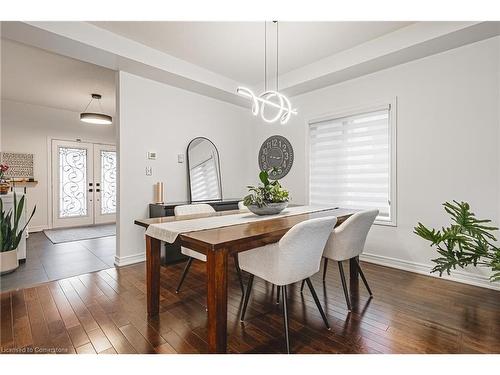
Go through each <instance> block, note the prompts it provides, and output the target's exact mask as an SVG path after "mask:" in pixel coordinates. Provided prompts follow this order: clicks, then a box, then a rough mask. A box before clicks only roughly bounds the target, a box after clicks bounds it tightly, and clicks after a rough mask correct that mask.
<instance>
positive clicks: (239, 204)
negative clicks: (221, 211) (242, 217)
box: [238, 201, 250, 212]
mask: <svg viewBox="0 0 500 375" xmlns="http://www.w3.org/2000/svg"><path fill="white" fill-rule="evenodd" d="M238 210H240V211H242V212H249V211H250V210H249V209H248V207H247V206H245V204H244V203H243V201H239V202H238Z"/></svg>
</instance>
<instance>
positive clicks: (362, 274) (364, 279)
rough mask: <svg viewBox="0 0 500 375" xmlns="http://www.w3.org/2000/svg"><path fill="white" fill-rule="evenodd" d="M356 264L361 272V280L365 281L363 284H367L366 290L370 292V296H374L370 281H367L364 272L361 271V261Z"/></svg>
mask: <svg viewBox="0 0 500 375" xmlns="http://www.w3.org/2000/svg"><path fill="white" fill-rule="evenodd" d="M356 263H357V265H358V271H359V275H360V276H361V280H363V284H365V286H366V290H368V293H369V294H370V296H373V293H372V291H371V289H370V286H369V285H368V281H366V278H365V274H364V273H363V270H362V269H361V266H360V265H359V260H356Z"/></svg>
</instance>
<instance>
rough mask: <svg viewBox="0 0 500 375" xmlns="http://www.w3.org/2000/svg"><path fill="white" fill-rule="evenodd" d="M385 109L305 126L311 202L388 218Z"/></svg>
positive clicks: (388, 178) (388, 153) (387, 120)
mask: <svg viewBox="0 0 500 375" xmlns="http://www.w3.org/2000/svg"><path fill="white" fill-rule="evenodd" d="M389 111H390V107H389V106H387V108H385V109H380V110H376V111H371V112H366V113H361V114H357V115H353V116H347V117H342V118H335V119H330V120H326V121H321V122H316V123H312V124H310V158H309V160H310V169H309V170H310V176H309V194H310V196H309V199H310V203H311V204H320V205H324V204H333V205H336V206H339V207H342V208H353V209H374V208H378V209H379V211H380V213H379V216H378V218H377V220H378V221H390V220H391V209H390V187H391V176H390V171H391V166H390V160H391V157H390V144H391V143H390V134H391V132H390V128H389V126H390V122H389V118H390V116H389Z"/></svg>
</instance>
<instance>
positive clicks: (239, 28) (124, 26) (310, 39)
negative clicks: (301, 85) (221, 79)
mask: <svg viewBox="0 0 500 375" xmlns="http://www.w3.org/2000/svg"><path fill="white" fill-rule="evenodd" d="M92 24H94V25H95V26H98V27H100V28H103V29H106V30H108V31H111V32H113V33H116V34H119V35H121V36H124V37H126V38H129V39H132V40H134V41H136V42H139V43H141V44H144V45H146V46H149V47H151V48H154V49H157V50H160V51H162V52H165V53H167V54H170V55H172V56H175V57H177V58H179V59H182V60H185V61H188V62H190V63H193V64H196V65H198V66H201V67H203V68H205V69H208V70H210V71H212V72H215V73H218V74H220V75H222V76H225V77H228V78H231V79H233V80H235V81H238V82H240V83H246V84H256V83H259V82H262V81H263V77H264V23H263V22H121V21H120V22H111V21H109V22H92ZM410 24H411V22H279V73H280V74H283V73H286V72H289V71H291V70H294V69H297V68H300V67H302V66H304V65H308V64H310V63H313V62H315V61H317V60H320V59H322V58H325V57H327V56H330V55H333V54H336V53H338V52H340V51H343V50H346V49H349V48H352V47H354V46H357V45H359V44H362V43H364V42H367V41H370V40H373V39H375V38H378V37H380V36H382V35H385V34H387V33H390V32H393V31H395V30H398V29H400V28H403V27H405V26H408V25H410ZM267 34H268V39H267V40H268V42H267V45H268V72H269V74H270V75H274V74H275V58H276V55H275V53H276V52H275V51H276V50H275V45H276V26H275V24H273V23H272V22H268V23H267Z"/></svg>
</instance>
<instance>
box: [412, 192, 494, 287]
mask: <svg viewBox="0 0 500 375" xmlns="http://www.w3.org/2000/svg"><path fill="white" fill-rule="evenodd" d="M443 206H444V209H445V211H446V212H447V213H448V214H449V215H450V216H451V220H452V223H451V225H450V226H449V227H446V228H445V227H443V228H441V230H436V229H429V228H427V227H426V226H424V225H423V224H422V223H418V225H417V226H416V227H415V228H414V233H415V234H417V235H418V236H420V237H422V238H423V239H425V240H427V241H430V242H431V245H430V246H431V247H436V249H437V252H438V253H439V255H440V256H439V257H438V258H436V259H433V260H432V261H433V262H434V263H435V264H436V265H435V266H434V268H433V269H432V271H431V272H439V276H442V275H443V273H444V272H446V273H447V274H448V275H449V274H450V271H451V270H452V269H453V270H454V269H456V268H457V267H460V268H464V267H466V266H468V265H473V266H475V267H476V266H482V267H488V268H491V270H492V275H491V276H490V281H499V280H500V248H499V247H497V246H496V245H495V242H496V238H495V236H494V235H493V234H492V232H494V231H496V230H498V228H496V227H493V226H489V225H487V223H490V222H491V220H488V219H477V218H476V216H475V214H474V213H473V212H471V210H470V206H469V204H468V203H467V202H460V203H459V202H457V201H453V202H452V203H450V202H446V203H444V204H443Z"/></svg>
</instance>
